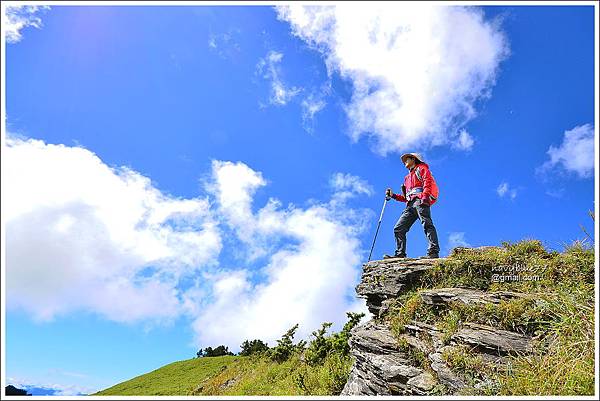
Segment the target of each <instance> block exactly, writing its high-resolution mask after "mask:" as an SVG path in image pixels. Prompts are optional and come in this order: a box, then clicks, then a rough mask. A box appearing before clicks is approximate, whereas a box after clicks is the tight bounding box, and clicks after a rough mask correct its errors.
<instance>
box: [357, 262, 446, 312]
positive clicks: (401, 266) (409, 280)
mask: <svg viewBox="0 0 600 401" xmlns="http://www.w3.org/2000/svg"><path fill="white" fill-rule="evenodd" d="M440 260H444V259H410V258H406V259H386V260H374V261H371V262H369V263H366V264H365V265H363V274H362V278H361V282H360V284H358V285H357V286H356V293H357V294H358V296H359V297H363V298H366V300H367V308H369V311H370V312H371V313H372V314H373V315H375V316H379V315H380V313H379V311H380V309H381V307H382V304H383V302H384V301H385V300H387V299H390V298H396V297H398V295H400V294H401V293H402V292H404V291H406V290H408V289H409V288H410V287H411V286H412V285H413V284H414V283H416V282H417V280H418V278H419V277H420V276H421V275H422V274H423V272H425V271H426V270H429V269H432V268H433V267H434V266H435V265H436V264H437V263H438V262H439V261H440Z"/></svg>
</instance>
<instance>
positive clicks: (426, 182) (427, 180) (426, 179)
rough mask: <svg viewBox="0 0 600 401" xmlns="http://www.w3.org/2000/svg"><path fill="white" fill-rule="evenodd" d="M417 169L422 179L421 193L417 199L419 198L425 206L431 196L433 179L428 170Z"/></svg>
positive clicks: (424, 168)
mask: <svg viewBox="0 0 600 401" xmlns="http://www.w3.org/2000/svg"><path fill="white" fill-rule="evenodd" d="M417 168H420V169H421V170H420V172H421V178H422V179H423V192H421V195H420V196H419V198H421V200H422V201H424V202H425V203H426V204H429V202H430V198H429V195H431V189H432V188H433V177H432V176H431V172H430V171H429V168H427V167H425V166H417Z"/></svg>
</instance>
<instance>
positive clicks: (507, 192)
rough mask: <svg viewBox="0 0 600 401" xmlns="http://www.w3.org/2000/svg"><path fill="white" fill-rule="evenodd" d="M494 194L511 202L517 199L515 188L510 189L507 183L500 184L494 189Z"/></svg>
mask: <svg viewBox="0 0 600 401" xmlns="http://www.w3.org/2000/svg"><path fill="white" fill-rule="evenodd" d="M496 193H497V194H498V196H499V197H501V198H503V197H505V196H506V197H507V198H510V199H511V200H513V199H515V198H516V197H517V190H516V189H515V188H511V187H510V185H509V184H508V182H502V183H500V185H498V188H496Z"/></svg>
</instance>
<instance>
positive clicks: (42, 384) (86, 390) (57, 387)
mask: <svg viewBox="0 0 600 401" xmlns="http://www.w3.org/2000/svg"><path fill="white" fill-rule="evenodd" d="M73 377H76V376H73ZM79 378H81V376H79ZM6 385H13V386H15V387H16V388H19V389H21V390H27V392H29V393H31V392H32V390H31V389H32V388H36V389H38V391H39V389H43V390H46V391H49V392H51V395H52V396H76V395H80V394H92V393H95V392H97V391H99V390H100V388H96V387H90V386H85V385H83V386H82V385H75V384H59V383H56V382H49V381H39V380H29V379H23V378H15V377H7V378H6Z"/></svg>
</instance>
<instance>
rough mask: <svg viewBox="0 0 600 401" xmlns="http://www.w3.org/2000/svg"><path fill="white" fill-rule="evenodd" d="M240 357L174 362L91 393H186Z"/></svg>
mask: <svg viewBox="0 0 600 401" xmlns="http://www.w3.org/2000/svg"><path fill="white" fill-rule="evenodd" d="M241 358H243V357H237V356H219V357H212V358H195V359H188V360H185V361H179V362H173V363H170V364H168V365H166V366H163V367H161V368H159V369H156V370H154V371H152V372H149V373H146V374H143V375H141V376H137V377H134V378H133V379H130V380H127V381H125V382H122V383H119V384H117V385H115V386H112V387H110V388H107V389H105V390H102V391H99V392H97V393H95V394H91V395H189V394H190V393H191V392H192V391H194V389H195V388H196V387H197V386H198V384H199V383H200V382H202V381H203V380H204V379H206V378H209V377H212V376H214V375H217V374H218V373H219V372H221V371H222V370H224V369H227V367H228V366H230V365H231V364H233V363H235V362H236V361H237V360H239V359H241Z"/></svg>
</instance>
